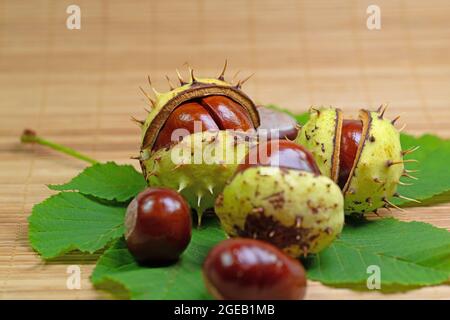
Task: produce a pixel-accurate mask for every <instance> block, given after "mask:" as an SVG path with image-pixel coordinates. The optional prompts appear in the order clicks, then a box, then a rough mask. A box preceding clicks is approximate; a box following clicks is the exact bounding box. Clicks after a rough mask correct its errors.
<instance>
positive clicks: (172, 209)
mask: <svg viewBox="0 0 450 320" xmlns="http://www.w3.org/2000/svg"><path fill="white" fill-rule="evenodd" d="M191 229H192V222H191V215H190V210H189V206H188V204H187V203H186V201H185V200H184V199H183V197H182V196H181V195H180V194H179V193H177V192H176V191H174V190H172V189H168V188H147V189H145V190H144V191H142V192H141V193H139V194H138V195H137V196H136V197H135V198H134V199H133V201H131V202H130V204H129V205H128V208H127V213H126V217H125V240H126V242H127V246H128V249H129V250H130V252H131V254H132V255H133V256H134V257H135V259H136V260H137V261H138V262H140V263H150V264H155V263H156V264H158V263H167V262H172V261H175V260H177V259H178V257H179V256H180V255H181V253H182V252H183V251H184V250H185V249H186V247H187V246H188V244H189V242H190V240H191Z"/></svg>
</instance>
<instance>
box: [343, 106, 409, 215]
mask: <svg viewBox="0 0 450 320" xmlns="http://www.w3.org/2000/svg"><path fill="white" fill-rule="evenodd" d="M360 116H361V119H367V120H364V122H367V132H366V133H365V139H364V142H363V146H362V149H361V152H360V154H359V159H357V164H356V166H355V167H354V168H353V171H352V173H351V174H350V180H349V181H348V182H347V184H346V186H345V187H344V192H345V211H346V212H347V213H365V212H371V211H374V210H375V209H377V208H380V207H382V206H384V205H386V204H387V203H388V202H387V201H389V200H388V199H389V198H390V197H392V196H393V195H394V194H395V193H396V190H397V186H398V182H399V181H400V177H401V176H402V174H403V171H404V166H403V155H402V149H401V145H400V134H399V132H398V130H397V129H396V128H395V127H394V126H393V125H392V123H391V121H389V120H387V119H383V118H380V117H379V114H378V113H377V112H370V111H367V110H361V111H360ZM357 157H358V155H357Z"/></svg>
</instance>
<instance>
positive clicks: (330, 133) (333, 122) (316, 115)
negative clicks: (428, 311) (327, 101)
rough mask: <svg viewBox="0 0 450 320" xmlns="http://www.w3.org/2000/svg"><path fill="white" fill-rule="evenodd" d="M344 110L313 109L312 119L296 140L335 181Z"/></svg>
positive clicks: (324, 173) (321, 170)
mask: <svg viewBox="0 0 450 320" xmlns="http://www.w3.org/2000/svg"><path fill="white" fill-rule="evenodd" d="M341 126H342V112H341V110H339V109H335V108H331V107H329V108H321V109H320V110H319V109H311V112H310V120H309V121H308V122H307V123H306V124H305V125H304V126H303V127H302V128H301V130H300V131H299V134H298V136H297V138H296V139H295V142H297V143H298V144H301V145H303V146H305V147H306V148H307V149H308V150H309V151H311V153H312V154H313V155H314V158H315V160H316V163H317V166H318V167H319V169H320V172H321V173H322V174H323V175H326V176H327V177H330V178H331V179H333V180H334V181H337V178H338V168H339V144H337V148H336V147H335V146H336V141H340V139H341V136H340V135H341V130H338V128H341Z"/></svg>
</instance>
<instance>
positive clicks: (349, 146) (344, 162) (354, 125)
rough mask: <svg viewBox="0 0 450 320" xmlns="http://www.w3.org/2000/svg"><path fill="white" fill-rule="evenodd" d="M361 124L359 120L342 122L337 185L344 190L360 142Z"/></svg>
mask: <svg viewBox="0 0 450 320" xmlns="http://www.w3.org/2000/svg"><path fill="white" fill-rule="evenodd" d="M362 129H363V123H362V121H361V120H348V119H344V120H343V121H342V131H341V132H342V133H341V145H340V151H339V179H338V185H339V187H341V188H344V186H345V183H346V182H347V180H348V177H349V175H350V172H351V170H352V168H353V165H354V162H355V157H356V154H357V151H358V146H359V143H360V141H361V133H362Z"/></svg>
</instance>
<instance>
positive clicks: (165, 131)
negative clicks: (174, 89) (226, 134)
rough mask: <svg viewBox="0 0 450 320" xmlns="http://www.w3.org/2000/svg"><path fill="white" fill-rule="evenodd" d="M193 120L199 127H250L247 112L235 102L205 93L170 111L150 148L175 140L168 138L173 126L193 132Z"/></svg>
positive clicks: (238, 128)
mask: <svg viewBox="0 0 450 320" xmlns="http://www.w3.org/2000/svg"><path fill="white" fill-rule="evenodd" d="M194 121H198V122H199V123H200V124H201V128H200V129H201V131H207V130H212V131H214V130H227V129H230V130H241V131H248V130H250V129H254V127H253V124H252V121H251V119H250V116H249V114H248V113H247V112H246V111H245V109H244V108H243V107H242V106H241V105H239V104H238V103H237V102H235V101H233V100H232V99H230V98H228V97H225V96H220V95H213V96H206V97H202V98H198V99H194V100H191V101H188V102H185V103H183V104H181V105H179V106H178V107H176V108H175V110H174V111H172V113H171V114H170V115H169V117H168V118H167V120H166V122H165V123H164V126H163V127H162V129H161V131H160V132H159V134H158V137H157V139H156V141H155V144H154V145H153V150H158V149H160V148H164V147H168V146H170V145H171V144H172V143H176V142H177V141H172V133H173V132H174V130H176V129H186V133H189V134H191V133H194V132H195V131H194Z"/></svg>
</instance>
